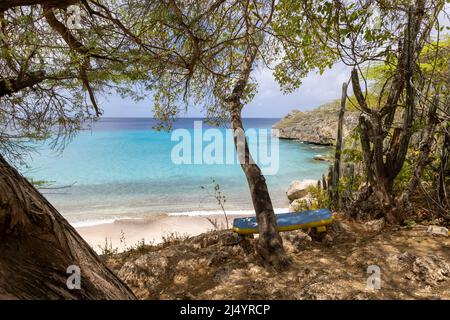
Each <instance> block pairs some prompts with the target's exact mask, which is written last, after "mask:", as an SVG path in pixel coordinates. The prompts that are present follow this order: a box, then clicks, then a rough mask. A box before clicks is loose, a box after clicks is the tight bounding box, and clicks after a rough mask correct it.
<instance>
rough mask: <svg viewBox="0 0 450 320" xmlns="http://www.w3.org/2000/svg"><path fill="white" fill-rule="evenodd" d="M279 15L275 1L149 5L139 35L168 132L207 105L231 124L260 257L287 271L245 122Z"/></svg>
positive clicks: (209, 112)
mask: <svg viewBox="0 0 450 320" xmlns="http://www.w3.org/2000/svg"><path fill="white" fill-rule="evenodd" d="M135 5H137V6H139V4H137V3H136V4H135ZM141 6H142V4H141ZM274 10H275V2H274V1H204V0H203V1H201V0H199V1H192V2H191V3H187V2H184V1H174V0H169V1H150V2H147V3H146V4H145V6H144V7H143V8H142V10H141V12H145V19H143V25H141V26H140V28H141V29H139V26H135V28H137V29H138V30H144V31H143V32H140V31H138V33H139V34H140V35H141V36H140V37H139V40H138V43H139V44H140V45H141V50H142V51H143V52H144V53H145V54H147V55H149V56H150V57H155V56H157V57H158V59H152V66H151V69H152V79H153V87H152V88H153V89H154V90H155V116H156V117H158V118H159V119H160V120H161V122H162V124H163V125H164V124H167V123H169V125H170V122H171V120H172V119H174V118H175V117H176V115H177V114H178V113H179V111H180V107H179V105H183V102H184V104H186V105H188V103H189V102H191V103H195V104H197V105H202V106H203V108H204V109H205V110H206V113H207V116H208V118H209V120H211V121H215V122H216V123H220V122H223V121H227V122H230V123H231V127H232V129H233V130H234V141H235V146H236V150H237V154H238V158H239V159H240V160H241V161H240V162H241V167H242V170H243V171H244V173H245V176H246V178H247V182H248V186H249V189H250V193H251V197H252V201H253V206H254V208H255V212H256V218H257V221H258V225H259V240H258V246H257V251H258V252H259V253H260V255H261V256H262V257H263V259H264V260H266V261H267V262H268V263H269V264H270V265H272V266H274V267H275V268H276V269H278V270H283V269H285V268H286V267H287V266H288V265H289V263H290V260H289V258H288V257H287V255H286V253H285V251H284V249H283V246H282V240H281V237H280V235H279V234H278V232H277V226H276V220H275V214H274V210H273V206H272V202H271V199H270V195H269V191H268V188H267V184H266V181H265V178H264V176H263V174H262V172H261V170H260V168H259V167H258V165H257V164H256V163H255V161H254V160H253V159H252V156H251V154H250V152H249V148H248V144H247V141H246V139H245V133H244V127H243V124H242V118H241V112H242V109H243V107H244V105H245V103H246V102H248V101H249V100H250V99H251V97H252V96H253V89H254V87H255V85H254V84H253V82H252V80H251V72H252V70H253V69H254V68H255V67H256V66H257V65H258V64H259V63H261V62H262V61H263V58H264V56H263V53H262V50H264V49H265V47H267V46H268V44H269V43H268V40H267V38H268V33H267V31H268V30H269V29H270V22H271V19H272V15H273V13H274ZM147 26H151V27H150V28H148V27H147ZM146 27H147V28H146ZM152 27H153V28H152ZM155 29H157V30H158V31H157V32H155ZM136 38H137V37H136ZM150 44H151V45H152V46H151V48H149V46H150Z"/></svg>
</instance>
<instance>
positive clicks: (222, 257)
mask: <svg viewBox="0 0 450 320" xmlns="http://www.w3.org/2000/svg"><path fill="white" fill-rule="evenodd" d="M227 258H228V253H227V252H225V251H217V252H214V253H213V254H211V256H210V257H209V259H208V262H207V263H206V264H207V266H208V267H211V266H215V265H220V264H221V263H223V262H225V261H226V260H227Z"/></svg>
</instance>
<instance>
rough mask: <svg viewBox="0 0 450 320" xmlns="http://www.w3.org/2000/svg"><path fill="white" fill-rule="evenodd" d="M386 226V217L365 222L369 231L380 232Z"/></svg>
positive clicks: (365, 227)
mask: <svg viewBox="0 0 450 320" xmlns="http://www.w3.org/2000/svg"><path fill="white" fill-rule="evenodd" d="M384 226H385V221H384V218H381V219H376V220H371V221H368V222H366V223H365V224H364V229H366V230H367V231H369V232H380V231H381V230H383V228H384Z"/></svg>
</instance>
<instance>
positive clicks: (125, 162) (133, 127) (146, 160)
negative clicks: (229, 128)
mask: <svg viewBox="0 0 450 320" xmlns="http://www.w3.org/2000/svg"><path fill="white" fill-rule="evenodd" d="M194 120H197V121H198V120H200V119H180V120H178V121H177V122H176V123H175V125H174V129H186V130H187V132H189V133H191V134H192V135H193V134H194V125H193V123H194ZM277 120H278V119H246V120H245V121H244V123H245V126H246V129H250V128H253V129H255V130H256V132H258V133H259V134H261V137H260V139H259V143H257V142H256V141H255V142H251V143H250V148H251V150H253V152H256V150H257V149H258V148H259V149H261V148H262V147H261V146H262V145H264V147H265V148H267V149H268V150H270V148H271V146H272V145H275V146H276V144H277V143H278V146H279V148H275V149H274V150H276V149H278V150H279V163H278V170H277V172H276V174H273V175H267V176H266V178H267V183H268V186H269V191H270V193H271V196H272V200H273V203H274V207H276V208H286V207H288V205H289V203H288V202H287V199H286V195H285V192H286V189H287V187H288V185H289V183H290V182H291V181H292V180H304V179H316V180H317V179H318V178H320V177H321V176H322V174H323V173H325V172H326V171H327V168H328V164H326V163H323V162H317V161H314V160H313V156H314V155H316V154H326V153H328V152H329V148H327V147H321V146H314V145H308V144H302V143H300V142H297V141H288V140H278V139H276V138H272V137H271V135H272V134H271V132H270V131H267V132H265V131H264V130H263V129H270V128H271V126H272V125H273V124H274V123H275V122H276V121H277ZM154 124H155V123H154V120H153V119H142V118H141V119H120V118H114V119H112V118H110V119H103V120H101V121H100V122H98V123H96V124H95V125H94V127H93V128H92V129H91V130H86V131H82V132H81V133H79V134H78V135H77V136H76V138H75V139H74V140H73V141H72V142H71V143H70V144H69V145H68V146H67V147H66V148H65V149H64V152H63V153H62V154H59V153H55V152H53V151H51V150H50V149H49V148H47V147H45V146H41V147H40V148H39V153H38V154H36V155H34V156H33V159H32V161H31V162H30V163H29V165H30V166H31V168H32V169H31V170H25V171H23V173H24V174H25V175H26V176H27V177H31V178H33V179H36V180H46V181H52V182H53V186H54V187H57V186H64V185H72V186H71V187H70V188H66V189H54V190H43V191H44V193H45V196H46V197H47V198H48V199H49V200H50V201H51V203H52V204H53V205H54V206H55V207H56V208H57V209H59V210H60V212H61V213H62V214H63V215H64V216H65V217H66V218H67V219H68V220H69V221H70V222H72V223H76V224H79V225H82V224H92V223H99V222H101V221H105V220H114V219H118V218H125V217H127V218H135V217H144V216H146V215H151V214H167V213H173V214H181V213H182V214H203V213H212V212H215V211H218V210H219V207H218V205H217V202H216V200H215V199H214V197H213V196H212V194H213V185H212V184H211V179H212V178H213V179H215V180H216V181H217V183H219V185H220V189H221V191H222V194H223V195H225V197H226V199H227V202H226V209H227V210H229V211H230V212H233V211H242V210H251V209H252V205H251V198H250V195H249V192H248V187H247V181H246V179H245V176H244V174H243V172H242V170H241V168H240V166H239V164H238V163H236V162H235V163H234V164H212V165H209V164H175V163H174V162H173V161H172V158H171V154H172V150H173V148H174V146H176V145H177V144H178V143H179V141H171V135H172V133H171V132H158V131H155V130H152V129H151V128H152V126H153V125H154ZM208 128H210V127H208V126H207V125H206V124H203V129H204V130H203V132H205V130H206V129H208ZM219 130H220V132H221V133H224V132H225V130H226V128H219ZM197 133H198V132H197ZM192 141H194V139H193V140H192ZM226 142H227V141H226V140H224V147H223V149H224V150H225V149H226V146H225V144H226ZM207 144H208V143H206V142H203V147H205V146H206V145H207ZM259 149H258V150H259ZM232 150H233V149H232ZM192 153H193V151H192ZM270 156H272V155H271V154H270ZM273 159H275V160H276V157H275V156H274V157H273ZM275 160H273V161H272V162H273V163H274V162H276V161H275ZM258 161H259V158H258V159H257V162H258ZM259 163H260V164H261V166H262V167H263V168H265V169H268V166H265V165H264V163H261V162H259ZM273 163H272V165H273ZM273 166H274V165H273ZM266 171H267V170H266ZM269 171H270V170H269ZM272 171H273V170H272ZM269 173H270V172H269ZM202 186H204V187H205V188H204V189H202V188H201V187H202Z"/></svg>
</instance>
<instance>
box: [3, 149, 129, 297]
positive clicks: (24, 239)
mask: <svg viewBox="0 0 450 320" xmlns="http://www.w3.org/2000/svg"><path fill="white" fill-rule="evenodd" d="M73 265H74V266H78V267H79V268H80V276H81V278H80V280H81V288H80V289H69V288H68V286H67V281H68V280H69V277H70V276H71V273H68V271H67V268H68V267H69V266H73ZM0 297H6V298H16V299H135V297H134V295H133V293H132V292H131V290H130V289H129V288H128V287H127V286H126V285H125V284H124V283H123V282H122V281H121V280H119V279H118V278H117V277H116V276H115V275H114V274H113V273H112V272H111V271H110V270H109V269H108V268H107V267H106V266H105V265H104V264H103V263H102V262H101V260H100V259H99V257H98V256H97V254H96V253H95V252H94V251H93V250H92V248H91V247H90V246H89V245H88V244H87V243H86V242H85V241H84V240H83V239H82V238H81V237H80V235H79V234H78V233H77V232H76V231H75V229H74V228H73V227H72V226H71V225H70V224H69V223H68V222H67V221H66V220H65V219H64V218H63V217H62V216H61V214H60V213H59V212H58V211H57V210H56V209H55V208H54V207H53V206H52V205H51V204H50V203H49V202H48V201H47V200H46V199H45V197H44V196H42V194H40V193H39V191H38V190H36V189H35V188H34V186H33V185H32V184H31V183H29V182H28V181H27V180H26V179H25V178H24V177H23V176H21V175H20V174H19V173H18V172H17V170H16V169H14V168H13V167H12V166H10V165H9V164H8V163H7V162H6V160H5V159H4V158H3V157H2V156H1V155H0Z"/></svg>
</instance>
